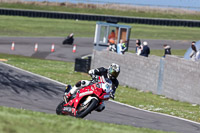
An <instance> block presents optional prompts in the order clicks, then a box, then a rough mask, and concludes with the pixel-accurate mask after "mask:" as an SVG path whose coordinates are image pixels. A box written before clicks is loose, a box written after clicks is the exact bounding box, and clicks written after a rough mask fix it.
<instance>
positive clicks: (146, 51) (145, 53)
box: [140, 41, 150, 57]
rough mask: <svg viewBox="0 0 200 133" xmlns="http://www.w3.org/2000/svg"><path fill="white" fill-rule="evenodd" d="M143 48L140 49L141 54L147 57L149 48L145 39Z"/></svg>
mask: <svg viewBox="0 0 200 133" xmlns="http://www.w3.org/2000/svg"><path fill="white" fill-rule="evenodd" d="M143 45H144V46H143V48H142V51H141V54H140V55H141V56H145V57H148V56H149V54H150V48H149V46H148V43H147V42H146V41H145V42H143Z"/></svg>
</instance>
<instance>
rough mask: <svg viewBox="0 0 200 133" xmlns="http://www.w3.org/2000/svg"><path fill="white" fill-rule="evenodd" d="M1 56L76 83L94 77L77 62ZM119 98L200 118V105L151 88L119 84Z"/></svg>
mask: <svg viewBox="0 0 200 133" xmlns="http://www.w3.org/2000/svg"><path fill="white" fill-rule="evenodd" d="M0 58H4V59H7V60H8V61H7V63H8V64H11V65H14V66H17V67H19V68H22V69H25V70H28V71H31V72H34V73H37V74H40V75H43V76H45V77H49V78H51V79H55V80H57V81H60V82H62V83H67V84H72V85H73V84H75V83H76V82H77V81H79V80H81V79H90V77H89V76H88V75H87V74H84V73H79V72H74V63H68V62H62V61H52V60H40V59H33V58H28V57H23V56H15V55H7V54H0ZM52 66H53V67H52ZM116 101H119V102H122V103H126V104H129V105H133V106H136V107H138V108H142V109H146V110H150V111H155V112H161V113H166V114H170V115H174V116H178V117H182V118H186V119H190V120H193V121H197V122H200V106H199V105H194V104H189V103H185V102H179V101H174V100H171V99H168V98H166V97H164V96H159V95H154V94H152V93H151V92H142V91H139V90H137V89H134V88H129V87H124V86H119V88H118V89H117V92H116Z"/></svg>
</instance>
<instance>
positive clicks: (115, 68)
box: [108, 63, 120, 79]
mask: <svg viewBox="0 0 200 133" xmlns="http://www.w3.org/2000/svg"><path fill="white" fill-rule="evenodd" d="M119 73H120V66H119V65H117V64H115V63H112V64H111V65H110V66H109V67H108V77H109V78H110V79H111V78H112V79H113V78H114V79H116V78H117V77H118V75H119Z"/></svg>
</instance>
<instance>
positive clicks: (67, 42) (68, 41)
mask: <svg viewBox="0 0 200 133" xmlns="http://www.w3.org/2000/svg"><path fill="white" fill-rule="evenodd" d="M73 43H74V34H73V33H71V34H70V35H69V36H67V38H66V39H65V40H64V41H63V44H71V45H72V44H73Z"/></svg>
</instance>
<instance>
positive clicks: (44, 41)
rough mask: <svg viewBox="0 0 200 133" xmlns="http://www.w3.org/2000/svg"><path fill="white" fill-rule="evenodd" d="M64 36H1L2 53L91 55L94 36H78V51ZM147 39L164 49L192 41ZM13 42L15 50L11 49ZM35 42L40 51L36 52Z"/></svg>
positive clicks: (56, 56)
mask: <svg viewBox="0 0 200 133" xmlns="http://www.w3.org/2000/svg"><path fill="white" fill-rule="evenodd" d="M64 39H65V38H64V37H0V53H7V54H14V55H23V56H28V57H33V58H41V59H50V60H61V61H70V62H74V61H75V58H80V57H82V56H86V55H91V54H92V52H93V46H94V45H93V40H94V39H93V38H76V37H75V41H74V44H76V52H75V53H73V52H72V49H73V46H72V45H63V44H62V41H63V40H64ZM142 41H147V42H148V45H149V47H150V49H163V44H169V45H170V46H171V47H172V49H188V48H189V47H190V43H191V41H181V40H176V41H174V40H145V39H144V40H142ZM12 42H14V43H15V50H14V51H12V50H11V44H12ZM35 43H38V51H37V52H35V51H34V48H35ZM52 44H55V52H51V45H52ZM129 50H135V39H130V43H129Z"/></svg>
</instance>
